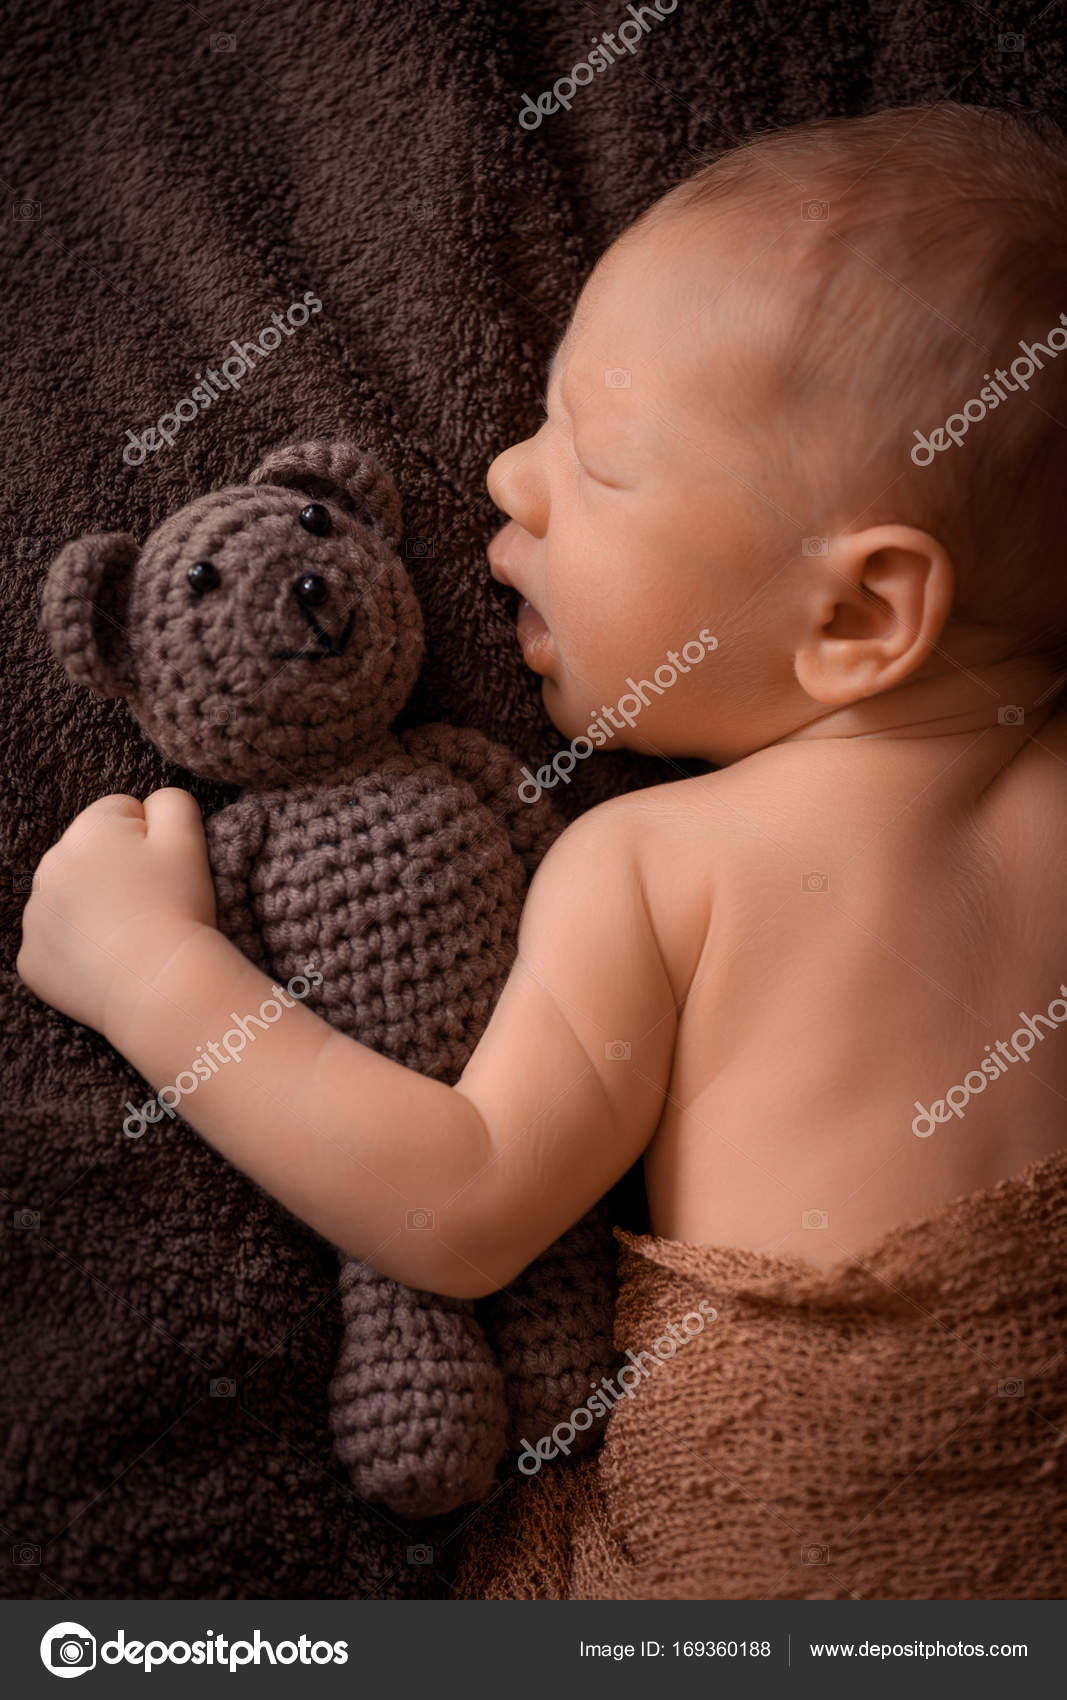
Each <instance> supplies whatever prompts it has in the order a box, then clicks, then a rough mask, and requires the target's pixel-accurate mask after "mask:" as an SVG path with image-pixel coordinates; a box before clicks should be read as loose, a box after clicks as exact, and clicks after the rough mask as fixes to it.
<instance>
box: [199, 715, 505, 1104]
mask: <svg viewBox="0 0 1067 1700" xmlns="http://www.w3.org/2000/svg"><path fill="white" fill-rule="evenodd" d="M450 742H451V743H452V744H453V745H454V749H453V751H452V752H449V751H448V749H447V745H448V744H449V743H450ZM479 746H481V748H479ZM461 752H462V753H461ZM449 753H452V754H453V756H454V759H455V761H456V763H457V765H458V764H459V762H460V760H461V759H463V758H466V760H467V761H468V762H470V758H471V757H475V758H477V757H480V758H481V764H482V765H483V766H488V763H489V758H490V755H491V754H494V755H499V752H497V751H495V750H494V747H493V746H492V745H490V744H489V742H488V741H487V740H484V739H479V738H478V737H477V735H476V734H472V733H470V732H467V733H456V732H455V731H454V730H453V728H451V727H445V726H442V727H439V728H437V727H426V728H423V727H419V728H416V729H414V730H412V731H410V732H408V733H406V734H401V735H400V737H398V738H396V739H394V740H392V747H391V748H388V747H386V748H382V749H379V750H378V751H376V752H375V755H374V757H373V759H372V760H369V761H368V762H366V763H365V764H363V765H362V766H359V765H356V766H354V767H353V768H352V769H351V770H350V771H349V772H348V773H345V774H343V775H339V776H338V777H337V779H336V780H334V781H332V782H330V783H328V784H327V783H323V782H317V783H315V784H304V785H293V786H289V787H286V788H285V789H284V790H281V789H279V790H274V791H260V792H255V793H252V794H250V795H248V796H246V797H243V798H241V799H239V800H238V801H237V802H236V803H234V804H231V805H230V806H229V807H228V808H225V809H222V810H220V811H219V812H218V813H217V814H215V815H213V816H211V817H210V818H209V820H208V821H207V823H206V830H207V838H208V847H209V852H210V856H211V864H212V871H213V873H214V876H215V884H216V891H217V893H218V900H219V913H220V925H221V926H222V928H223V930H224V931H225V932H226V933H227V934H228V936H229V937H231V938H232V939H233V940H234V942H235V943H236V944H238V945H239V946H240V948H241V949H242V951H243V952H244V954H245V955H246V956H248V957H249V958H250V960H252V961H254V962H257V963H258V965H259V966H261V967H262V968H264V969H266V970H267V971H268V972H269V973H271V974H273V975H274V976H275V977H277V978H279V979H281V980H288V979H290V978H291V977H292V976H294V975H297V974H299V973H300V972H301V971H302V969H303V967H304V966H305V965H306V964H307V963H309V962H310V963H313V964H314V966H315V968H316V969H317V970H318V972H319V974H321V976H322V984H321V985H320V986H316V987H313V988H312V990H311V991H310V992H309V994H308V997H307V1000H306V1001H307V1002H308V1003H309V1005H310V1006H311V1007H312V1008H314V1009H316V1010H317V1012H318V1013H319V1014H321V1015H323V1016H324V1017H325V1018H326V1019H327V1020H328V1021H329V1022H331V1023H332V1025H333V1026H335V1027H338V1028H340V1029H341V1031H342V1032H345V1033H348V1034H350V1035H351V1037H353V1038H356V1039H359V1040H361V1041H362V1043H363V1044H366V1045H370V1046H372V1047H373V1048H374V1049H375V1050H377V1051H381V1052H383V1053H384V1054H385V1055H386V1056H389V1057H392V1058H393V1059H394V1060H395V1061H397V1062H402V1063H405V1064H407V1065H408V1066H409V1067H413V1068H418V1069H419V1070H420V1071H421V1072H422V1073H424V1074H428V1075H431V1076H433V1077H435V1078H438V1079H447V1080H454V1079H455V1078H456V1077H457V1076H458V1074H459V1073H460V1071H461V1070H462V1068H463V1066H464V1063H465V1062H466V1060H467V1057H468V1056H469V1055H470V1051H471V1049H472V1048H473V1041H474V1040H475V1039H476V1037H477V1035H478V1034H479V1033H480V1032H481V1031H482V1029H483V1028H484V1026H485V1024H486V1022H487V1021H488V1019H489V1014H490V1012H491V1009H492V1006H493V1003H494V1001H495V999H496V997H497V996H498V994H499V992H500V988H501V984H502V975H503V974H504V973H506V972H507V968H508V966H510V962H511V958H512V956H513V954H514V941H515V934H516V931H517V928H518V920H519V915H520V912H521V909H522V901H523V896H524V893H525V888H526V882H527V868H526V866H525V864H524V862H523V860H522V858H521V857H520V855H519V854H518V852H517V851H516V850H515V849H514V848H513V846H512V843H511V840H510V838H509V836H508V832H507V828H506V825H505V823H504V822H502V820H501V819H500V818H499V817H498V816H497V815H496V814H494V813H493V810H492V808H491V806H490V805H489V804H488V803H487V802H486V801H484V800H483V799H481V798H480V797H479V796H478V795H477V793H476V791H475V790H474V789H473V788H472V785H471V784H470V783H469V782H467V781H466V780H464V779H463V778H462V776H461V775H460V774H457V772H456V771H455V768H454V767H452V766H450V765H447V764H446V761H445V759H444V758H446V757H447V755H448V754H449ZM427 754H429V755H430V759H427ZM509 765H510V764H509Z"/></svg>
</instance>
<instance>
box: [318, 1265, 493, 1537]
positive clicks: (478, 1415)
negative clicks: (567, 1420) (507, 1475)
mask: <svg viewBox="0 0 1067 1700" xmlns="http://www.w3.org/2000/svg"><path fill="white" fill-rule="evenodd" d="M341 1310H342V1314H343V1317H344V1336H343V1339H342V1342H341V1349H340V1351H339V1353H338V1356H337V1363H336V1366H335V1370H334V1376H333V1380H332V1381H331V1383H330V1428H331V1431H332V1433H333V1435H334V1444H335V1450H336V1452H337V1455H338V1457H339V1458H340V1459H341V1460H342V1462H343V1463H344V1464H345V1465H346V1467H347V1469H348V1473H349V1477H350V1479H351V1482H352V1485H353V1487H354V1488H355V1489H356V1492H357V1493H358V1494H360V1495H361V1497H362V1498H364V1499H368V1500H374V1501H378V1502H380V1503H382V1504H385V1505H387V1506H389V1507H390V1509H391V1510H393V1511H395V1512H397V1513H398V1514H399V1515H400V1516H403V1517H432V1516H437V1515H438V1514H440V1513H442V1512H445V1511H453V1510H455V1508H456V1507H457V1506H460V1505H465V1504H467V1503H468V1501H470V1500H476V1499H484V1498H485V1496H486V1495H487V1494H488V1493H489V1492H490V1491H491V1489H492V1486H493V1479H494V1476H495V1472H496V1467H497V1465H498V1463H499V1462H500V1460H501V1458H502V1457H503V1455H504V1451H505V1448H506V1444H507V1407H506V1404H505V1401H504V1384H503V1377H502V1376H501V1373H500V1370H499V1368H498V1367H497V1363H496V1359H495V1357H494V1355H493V1353H492V1351H491V1350H490V1348H489V1345H488V1343H487V1341H486V1338H485V1335H484V1333H483V1332H482V1327H481V1324H480V1323H479V1321H478V1319H477V1317H476V1316H475V1314H474V1306H473V1303H472V1301H471V1300H470V1299H450V1298H443V1297H441V1296H440V1295H439V1294H437V1293H424V1292H416V1291H414V1290H413V1289H412V1288H410V1287H403V1286H400V1285H399V1283H398V1282H396V1281H391V1280H389V1279H388V1278H387V1277H386V1276H384V1275H379V1274H378V1273H377V1272H376V1271H375V1270H373V1269H371V1268H369V1267H368V1266H367V1265H366V1264H365V1263H359V1262H357V1261H356V1260H355V1259H351V1258H346V1259H343V1260H342V1264H341Z"/></svg>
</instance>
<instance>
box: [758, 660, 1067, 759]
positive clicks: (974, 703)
mask: <svg viewBox="0 0 1067 1700" xmlns="http://www.w3.org/2000/svg"><path fill="white" fill-rule="evenodd" d="M1065 688H1067V672H1065V671H1064V668H1063V667H1062V665H1060V666H1057V665H1056V664H1055V663H1054V662H1053V661H1052V660H1051V659H1050V658H1049V657H1048V656H1043V655H1030V656H1016V657H1012V658H1009V659H1007V660H1001V661H996V662H991V663H986V664H983V665H979V666H966V667H965V666H961V665H959V664H957V663H955V662H953V661H951V660H949V659H948V658H947V657H946V658H945V660H944V662H943V663H942V664H941V665H940V666H939V669H938V671H937V672H936V673H931V674H929V675H928V676H926V677H924V678H921V679H909V680H908V681H907V682H906V683H905V684H903V685H898V686H897V687H896V689H895V690H891V691H884V692H882V693H881V694H880V695H878V696H874V697H866V698H864V699H863V701H862V702H857V703H850V704H849V705H848V706H847V707H845V708H835V709H827V710H825V711H823V712H822V713H820V714H819V715H818V716H817V717H816V718H815V719H813V720H811V721H809V722H808V723H807V724H805V725H803V726H800V727H798V728H797V729H796V731H794V732H790V733H787V734H786V736H785V737H784V738H779V739H777V740H776V742H777V744H787V743H795V742H797V741H799V740H800V739H807V738H880V739H889V738H929V739H935V738H952V737H959V736H962V735H964V734H967V733H974V732H980V731H983V730H984V729H985V728H987V727H989V726H1003V727H1015V728H1018V736H1019V738H1020V741H1022V740H1023V739H1025V738H1026V737H1028V736H1030V735H1031V734H1032V733H1033V732H1034V731H1036V730H1037V729H1038V727H1039V726H1041V725H1042V724H1043V722H1044V721H1045V720H1047V719H1048V718H1049V716H1050V715H1051V714H1053V713H1054V712H1055V710H1056V709H1057V707H1058V706H1059V700H1060V698H1061V697H1062V695H1063V692H1064V689H1065ZM1020 710H1021V711H1022V712H1021V715H1020V713H1019V711H1020Z"/></svg>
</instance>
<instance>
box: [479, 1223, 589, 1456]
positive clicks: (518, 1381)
mask: <svg viewBox="0 0 1067 1700" xmlns="http://www.w3.org/2000/svg"><path fill="white" fill-rule="evenodd" d="M615 1253H616V1247H615V1242H614V1240H613V1239H612V1236H611V1231H610V1227H609V1222H608V1213H607V1209H606V1207H605V1206H604V1205H599V1206H598V1207H597V1208H596V1209H595V1210H592V1211H590V1213H589V1215H588V1216H583V1218H582V1220H581V1221H580V1222H576V1223H575V1225H574V1227H573V1228H569V1229H568V1231H567V1232H566V1233H565V1234H564V1235H563V1236H562V1237H561V1238H560V1239H558V1240H557V1241H556V1243H555V1245H552V1246H549V1248H548V1250H547V1251H546V1252H543V1253H542V1254H541V1256H540V1257H539V1258H537V1259H535V1261H534V1262H533V1263H531V1264H530V1266H529V1268H528V1269H525V1270H524V1271H523V1273H522V1274H521V1275H520V1276H519V1278H518V1280H516V1281H513V1282H512V1284H511V1286H510V1287H505V1288H503V1289H502V1291H501V1292H499V1293H494V1294H493V1296H492V1298H491V1299H487V1300H483V1301H482V1302H481V1303H480V1305H479V1307H478V1308H479V1314H480V1315H481V1317H482V1320H483V1322H484V1324H485V1331H486V1334H487V1336H488V1338H489V1341H490V1343H491V1344H492V1345H493V1346H494V1347H495V1349H496V1355H497V1358H498V1360H499V1363H500V1367H501V1370H502V1371H503V1374H504V1384H505V1392H506V1396H507V1401H508V1410H509V1433H508V1443H509V1448H510V1449H511V1450H513V1451H514V1450H516V1449H518V1447H519V1446H521V1444H522V1442H523V1441H524V1440H528V1441H529V1442H530V1445H531V1446H536V1445H537V1442H538V1440H540V1439H542V1438H543V1437H545V1436H547V1435H549V1434H551V1432H552V1430H553V1429H554V1428H555V1427H556V1426H557V1424H559V1423H566V1422H569V1421H570V1419H571V1417H572V1416H573V1414H574V1413H575V1412H576V1411H577V1410H578V1409H579V1407H581V1406H583V1405H585V1404H586V1402H587V1401H588V1400H589V1399H590V1398H591V1397H592V1394H593V1391H594V1387H595V1386H596V1385H597V1384H598V1383H599V1382H600V1380H601V1378H602V1377H604V1376H606V1375H607V1374H608V1373H609V1371H611V1370H612V1369H613V1367H614V1366H615V1365H616V1363H617V1362H618V1353H617V1352H616V1350H615V1344H614V1321H615V1294H616V1287H617V1282H616V1274H615V1262H616V1257H615ZM601 1398H602V1400H604V1401H606V1402H607V1403H608V1404H610V1403H612V1395H611V1393H610V1392H606V1391H605V1392H602V1394H601ZM593 1410H594V1412H595V1410H596V1406H594V1407H593ZM602 1426H603V1424H602V1420H601V1419H599V1418H594V1421H593V1422H592V1423H591V1424H590V1426H589V1427H588V1428H576V1429H575V1433H574V1440H573V1442H571V1443H570V1449H571V1451H572V1452H582V1451H584V1450H585V1449H586V1448H587V1447H588V1446H589V1445H590V1444H592V1442H593V1441H595V1439H596V1438H597V1434H598V1432H599V1430H600V1429H601V1427H602Z"/></svg>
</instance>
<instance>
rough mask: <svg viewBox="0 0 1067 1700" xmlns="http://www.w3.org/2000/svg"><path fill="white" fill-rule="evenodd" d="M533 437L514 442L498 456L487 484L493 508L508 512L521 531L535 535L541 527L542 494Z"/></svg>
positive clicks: (489, 472) (487, 477)
mask: <svg viewBox="0 0 1067 1700" xmlns="http://www.w3.org/2000/svg"><path fill="white" fill-rule="evenodd" d="M532 449H533V439H532V438H528V439H527V441H526V442H523V443H513V444H512V446H511V448H510V449H505V450H504V452H503V454H499V455H497V457H496V459H495V460H494V462H493V464H492V465H491V466H490V468H489V471H488V473H487V475H486V480H485V482H486V486H487V488H488V491H489V495H490V498H491V500H492V502H493V504H494V506H495V507H498V508H499V509H500V511H501V513H505V514H508V515H509V516H510V518H512V519H513V520H514V521H515V523H516V524H517V525H520V526H521V527H522V529H523V530H524V531H530V532H533V533H534V534H535V535H536V534H537V533H539V531H540V529H541V522H540V514H541V507H542V505H543V495H542V491H541V485H540V480H539V479H538V477H537V472H536V467H535V466H534V455H533V453H532Z"/></svg>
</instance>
